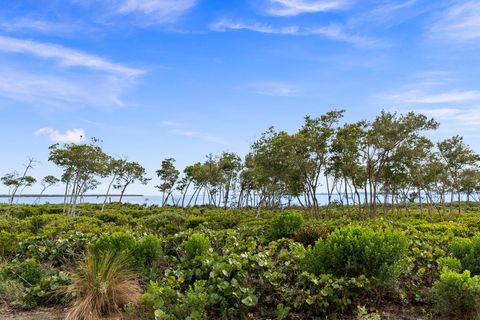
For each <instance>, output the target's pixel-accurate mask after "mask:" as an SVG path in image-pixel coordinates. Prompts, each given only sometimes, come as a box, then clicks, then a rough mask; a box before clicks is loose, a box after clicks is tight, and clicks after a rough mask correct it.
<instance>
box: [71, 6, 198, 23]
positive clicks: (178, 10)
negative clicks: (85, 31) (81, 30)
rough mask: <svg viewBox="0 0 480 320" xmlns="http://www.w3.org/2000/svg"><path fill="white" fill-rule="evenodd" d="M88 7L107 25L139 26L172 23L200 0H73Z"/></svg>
mask: <svg viewBox="0 0 480 320" xmlns="http://www.w3.org/2000/svg"><path fill="white" fill-rule="evenodd" d="M71 2H73V3H76V4H79V5H82V6H84V7H87V8H88V9H89V10H91V11H92V14H93V15H98V16H101V17H102V20H105V21H104V22H105V23H106V24H111V23H112V21H115V22H125V18H128V22H134V23H136V24H138V25H150V24H165V23H172V22H175V21H176V20H178V19H179V18H180V17H182V16H183V15H184V14H186V13H187V12H188V11H189V10H191V9H192V8H193V7H195V5H196V4H197V3H198V0H71Z"/></svg>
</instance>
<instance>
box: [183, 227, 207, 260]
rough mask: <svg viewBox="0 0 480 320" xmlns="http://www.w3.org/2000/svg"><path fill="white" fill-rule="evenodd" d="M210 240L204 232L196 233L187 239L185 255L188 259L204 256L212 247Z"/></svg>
mask: <svg viewBox="0 0 480 320" xmlns="http://www.w3.org/2000/svg"><path fill="white" fill-rule="evenodd" d="M210 246H211V244H210V240H208V238H207V237H205V236H204V235H202V234H198V233H194V234H192V235H191V236H190V237H188V240H187V241H185V256H186V258H187V259H188V260H193V259H195V258H196V257H202V256H204V255H205V254H207V252H208V249H210Z"/></svg>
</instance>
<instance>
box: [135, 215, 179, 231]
mask: <svg viewBox="0 0 480 320" xmlns="http://www.w3.org/2000/svg"><path fill="white" fill-rule="evenodd" d="M186 223H187V222H186V218H185V217H184V216H183V215H180V214H178V213H175V212H164V213H159V214H153V215H150V216H147V217H144V218H143V219H142V220H141V224H142V225H143V226H144V227H145V228H146V229H148V230H151V231H152V232H154V233H159V234H164V235H167V234H174V233H177V232H179V231H180V230H182V229H183V228H184V227H185V225H186Z"/></svg>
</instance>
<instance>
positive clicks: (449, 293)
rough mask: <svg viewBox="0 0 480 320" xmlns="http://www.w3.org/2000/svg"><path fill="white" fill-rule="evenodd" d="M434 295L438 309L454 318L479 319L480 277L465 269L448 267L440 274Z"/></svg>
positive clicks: (433, 291) (434, 288)
mask: <svg viewBox="0 0 480 320" xmlns="http://www.w3.org/2000/svg"><path fill="white" fill-rule="evenodd" d="M432 296H433V299H434V302H435V306H436V308H437V310H438V311H439V312H440V313H442V314H444V315H448V316H451V317H452V318H454V319H477V318H478V317H479V316H480V277H479V276H474V277H471V276H470V272H469V271H468V270H465V271H464V272H463V273H458V272H455V271H451V270H448V269H444V271H443V272H442V273H441V274H440V279H439V280H438V281H437V282H436V283H435V285H434V287H433V290H432Z"/></svg>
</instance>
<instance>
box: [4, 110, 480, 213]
mask: <svg viewBox="0 0 480 320" xmlns="http://www.w3.org/2000/svg"><path fill="white" fill-rule="evenodd" d="M344 112H345V110H332V111H329V112H327V113H325V114H323V115H321V116H319V117H315V118H314V117H310V116H306V117H305V119H304V123H303V124H302V126H301V127H300V128H299V129H298V130H297V131H296V132H294V133H288V132H286V131H277V130H276V129H275V128H274V127H270V128H269V129H268V130H267V131H265V132H264V133H263V134H262V135H261V136H260V138H259V139H257V140H256V141H255V142H254V143H253V144H252V146H251V148H250V151H249V153H248V154H247V155H246V156H245V157H244V158H243V159H242V158H241V157H240V156H239V155H237V154H235V153H232V152H223V153H222V154H220V155H218V156H214V155H212V154H209V155H207V157H206V159H205V160H204V161H203V162H197V163H194V164H192V165H188V166H186V167H185V168H184V169H183V171H182V172H180V170H179V169H177V168H176V167H175V159H174V158H167V159H164V160H163V161H162V162H161V165H160V168H159V169H158V170H157V171H156V175H157V180H158V182H159V184H158V185H157V186H155V187H156V188H157V189H158V190H159V192H161V194H162V205H163V206H164V205H167V204H168V205H175V206H181V207H189V206H194V205H197V204H198V203H201V204H209V205H212V206H217V207H223V208H242V207H256V208H257V211H258V213H260V209H261V208H262V207H284V206H290V205H292V204H296V205H300V206H303V207H306V208H308V209H309V210H310V211H311V213H312V215H313V216H315V217H317V218H318V217H320V216H322V215H324V214H326V213H327V212H328V211H329V210H330V209H331V208H332V207H333V206H336V207H338V206H339V207H340V208H341V209H342V210H345V209H346V208H349V209H353V210H357V211H358V213H359V214H365V215H366V216H372V217H375V216H376V215H378V214H379V210H381V212H383V214H386V213H387V212H389V211H394V210H397V211H399V210H400V211H401V210H404V211H406V212H407V213H408V212H409V210H410V206H411V204H412V203H418V205H419V207H420V211H421V214H422V215H423V214H424V212H426V213H427V214H429V215H432V214H434V213H435V212H437V213H438V214H443V215H446V214H447V213H449V214H453V211H454V209H455V207H454V203H455V202H456V203H457V206H456V208H457V209H458V211H459V212H461V202H462V195H466V200H467V201H471V200H472V199H476V200H478V199H477V198H478V195H477V193H478V192H480V168H479V160H480V156H479V155H478V154H477V153H476V152H474V150H472V149H471V148H470V147H469V146H468V145H466V144H465V143H464V141H463V138H462V137H461V136H458V135H456V136H453V137H451V138H449V139H445V140H442V141H439V142H436V143H434V142H432V141H431V140H430V139H429V138H428V137H427V136H426V135H425V134H426V133H427V132H428V131H432V130H436V129H437V128H438V126H439V124H438V122H436V121H435V120H434V119H431V118H428V117H426V116H425V115H423V114H419V113H415V112H409V113H406V114H398V113H396V112H388V111H382V112H381V113H380V114H379V115H378V116H376V117H375V119H374V120H372V121H366V120H361V121H357V122H354V123H345V122H342V118H343V115H344ZM48 160H49V161H51V162H53V163H54V164H56V165H57V166H59V167H60V168H61V169H62V172H63V173H62V175H61V177H58V178H56V177H54V176H47V177H44V178H43V179H42V180H41V184H42V192H41V194H43V193H44V191H45V190H46V189H48V188H49V187H51V186H53V185H55V184H58V183H63V184H64V186H65V192H64V212H68V213H70V214H74V213H75V210H76V206H77V204H78V202H79V199H81V197H82V195H84V194H85V193H86V192H87V191H89V190H93V189H95V188H97V187H98V185H99V184H100V182H99V181H100V179H102V178H109V184H108V187H107V191H106V194H105V199H104V202H103V206H102V210H103V208H104V207H105V204H106V203H107V198H108V196H109V194H110V192H111V190H112V188H113V189H116V190H119V191H120V200H119V201H120V202H121V201H122V198H123V195H124V194H125V191H126V189H127V187H128V186H130V185H131V184H133V183H135V182H139V183H142V184H147V183H148V182H149V181H150V180H151V179H149V178H147V175H146V170H145V168H143V167H142V166H141V165H140V164H139V163H137V162H134V161H128V159H122V158H115V157H112V156H110V155H108V154H106V153H105V151H104V150H103V149H102V147H101V145H100V141H99V140H98V139H95V138H93V139H91V140H90V141H89V142H88V143H82V144H74V143H66V144H54V145H52V146H50V154H49V158H48ZM34 164H35V160H34V159H31V158H29V160H28V162H27V164H26V165H25V168H24V170H23V171H22V172H21V173H19V172H17V171H14V172H11V173H7V174H5V175H4V176H3V177H2V178H1V182H2V183H3V184H4V185H5V186H7V187H8V188H9V195H10V199H9V202H10V203H13V202H14V198H15V195H17V194H18V193H21V192H22V191H23V189H25V188H27V187H30V186H32V185H33V184H34V183H35V182H36V179H35V178H34V177H33V176H31V175H29V173H30V171H31V170H32V169H33V167H34ZM320 190H321V191H322V192H325V193H326V197H327V200H326V203H324V204H320V203H319V197H318V194H319V193H320ZM321 205H324V206H321ZM447 210H448V212H447Z"/></svg>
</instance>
